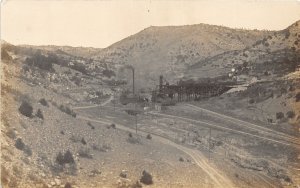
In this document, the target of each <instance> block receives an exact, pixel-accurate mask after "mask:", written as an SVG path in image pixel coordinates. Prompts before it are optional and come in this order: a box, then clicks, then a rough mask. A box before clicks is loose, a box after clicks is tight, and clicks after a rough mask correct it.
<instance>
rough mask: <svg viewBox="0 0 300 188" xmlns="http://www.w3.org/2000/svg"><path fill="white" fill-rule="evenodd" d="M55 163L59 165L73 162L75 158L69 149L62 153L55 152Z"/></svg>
mask: <svg viewBox="0 0 300 188" xmlns="http://www.w3.org/2000/svg"><path fill="white" fill-rule="evenodd" d="M56 163H58V164H59V165H65V164H74V163H75V160H74V158H73V155H72V153H71V152H70V150H67V151H66V153H64V154H62V153H61V152H59V153H58V154H57V156H56Z"/></svg>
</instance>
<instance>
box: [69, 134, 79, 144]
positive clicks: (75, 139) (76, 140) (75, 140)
mask: <svg viewBox="0 0 300 188" xmlns="http://www.w3.org/2000/svg"><path fill="white" fill-rule="evenodd" d="M70 140H71V141H72V142H74V143H77V142H81V140H82V139H81V138H80V137H79V136H75V135H72V136H71V137H70Z"/></svg>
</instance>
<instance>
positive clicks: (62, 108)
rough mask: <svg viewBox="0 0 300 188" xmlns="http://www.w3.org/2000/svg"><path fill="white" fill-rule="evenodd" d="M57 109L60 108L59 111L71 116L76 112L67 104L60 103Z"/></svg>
mask: <svg viewBox="0 0 300 188" xmlns="http://www.w3.org/2000/svg"><path fill="white" fill-rule="evenodd" d="M59 109H60V111H62V112H64V113H66V114H69V115H70V116H72V117H76V113H75V112H74V111H73V110H71V109H70V108H69V107H67V106H64V105H60V106H59Z"/></svg>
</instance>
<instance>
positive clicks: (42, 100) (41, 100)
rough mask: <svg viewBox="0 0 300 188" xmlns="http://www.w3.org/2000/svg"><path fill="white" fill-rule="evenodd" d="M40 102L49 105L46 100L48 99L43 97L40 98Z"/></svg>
mask: <svg viewBox="0 0 300 188" xmlns="http://www.w3.org/2000/svg"><path fill="white" fill-rule="evenodd" d="M39 103H40V104H41V105H43V106H48V102H47V101H46V99H44V98H42V99H40V100H39Z"/></svg>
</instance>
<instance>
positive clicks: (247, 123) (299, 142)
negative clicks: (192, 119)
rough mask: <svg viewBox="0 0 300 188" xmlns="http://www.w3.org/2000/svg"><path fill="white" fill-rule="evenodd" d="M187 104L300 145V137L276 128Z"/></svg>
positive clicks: (243, 126)
mask: <svg viewBox="0 0 300 188" xmlns="http://www.w3.org/2000/svg"><path fill="white" fill-rule="evenodd" d="M186 106H188V107H191V108H192V109H194V110H196V111H199V112H205V113H208V114H212V115H214V117H215V118H219V119H222V120H225V121H229V122H231V123H234V124H235V125H238V126H240V127H242V128H246V129H250V130H254V131H258V132H259V133H261V134H266V135H270V136H273V137H275V138H280V139H282V140H286V141H288V142H290V143H294V144H296V145H298V146H300V139H299V138H295V137H293V136H290V135H287V134H285V133H281V132H278V131H274V130H272V129H268V128H266V127H262V126H259V125H256V124H253V123H250V122H246V121H243V120H240V119H237V118H233V117H230V116H227V115H224V114H220V113H217V112H213V111H210V110H207V109H204V108H201V107H198V106H195V105H191V104H186Z"/></svg>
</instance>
